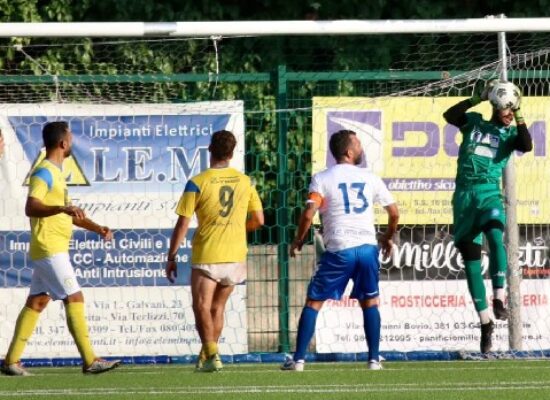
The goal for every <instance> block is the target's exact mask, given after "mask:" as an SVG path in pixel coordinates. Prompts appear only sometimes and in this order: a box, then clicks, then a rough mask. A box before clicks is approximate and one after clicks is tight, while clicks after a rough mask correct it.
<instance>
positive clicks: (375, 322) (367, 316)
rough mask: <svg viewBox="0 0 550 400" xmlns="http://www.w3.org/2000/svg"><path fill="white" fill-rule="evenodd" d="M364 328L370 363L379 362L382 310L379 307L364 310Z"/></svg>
mask: <svg viewBox="0 0 550 400" xmlns="http://www.w3.org/2000/svg"><path fill="white" fill-rule="evenodd" d="M363 326H364V329H365V337H366V338H367V346H368V347H369V361H370V360H374V361H378V360H379V349H380V310H378V307H377V306H375V307H365V308H363Z"/></svg>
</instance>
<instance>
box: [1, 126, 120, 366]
mask: <svg viewBox="0 0 550 400" xmlns="http://www.w3.org/2000/svg"><path fill="white" fill-rule="evenodd" d="M42 138H43V140H44V146H45V148H46V158H45V159H44V160H43V161H42V162H40V163H39V164H38V165H37V166H36V168H34V170H33V171H32V173H31V178H30V184H29V195H28V197H27V203H26V205H25V214H26V215H27V216H28V217H30V222H31V243H30V250H29V256H30V265H31V267H32V269H33V271H32V278H31V287H30V291H29V296H28V297H27V301H26V303H25V306H24V307H23V309H22V310H21V312H20V314H19V317H18V318H17V322H16V325H15V332H14V334H13V338H12V341H11V344H10V347H9V349H8V353H7V355H6V358H5V359H4V362H3V364H2V367H1V368H0V371H1V372H2V373H4V374H6V375H15V376H25V375H30V374H29V372H28V371H27V370H26V369H24V368H23V367H22V365H21V361H20V360H21V355H22V354H23V351H24V349H25V345H26V343H27V340H28V339H29V337H30V336H31V334H32V332H33V331H34V328H35V326H36V323H37V322H38V317H39V316H40V313H41V312H42V311H43V310H44V309H45V308H46V306H47V305H48V303H49V301H50V300H51V299H53V300H63V302H64V303H65V313H66V317H67V326H68V328H69V331H70V333H71V335H72V337H73V339H74V341H75V343H76V346H77V348H78V351H79V353H80V355H81V357H82V360H83V367H82V371H83V372H84V373H100V372H105V371H109V370H111V369H113V368H115V367H117V366H118V365H119V364H120V361H118V360H117V361H106V360H103V359H100V358H97V357H96V355H95V353H94V351H93V349H92V345H91V343H90V338H89V336H88V326H87V323H86V317H85V315H84V296H83V294H82V291H81V289H80V286H79V284H78V282H77V280H76V276H75V273H74V270H73V267H72V265H71V261H70V258H69V241H70V238H71V235H72V225H73V224H74V225H77V226H79V227H82V228H84V229H87V230H90V231H93V232H96V233H98V234H99V235H101V236H102V237H103V238H105V239H108V240H110V239H111V238H112V232H111V230H110V229H109V228H107V227H105V226H100V225H97V224H96V223H94V222H92V221H91V220H89V219H88V218H86V215H85V214H84V211H83V210H82V209H80V208H78V207H75V206H73V205H71V202H70V198H69V196H68V193H67V184H66V178H67V175H66V173H65V172H64V171H63V160H64V159H65V158H67V157H68V156H69V155H70V154H71V145H72V132H71V131H70V130H69V126H68V125H67V123H66V122H62V121H58V122H50V123H47V124H46V125H45V126H44V128H43V130H42Z"/></svg>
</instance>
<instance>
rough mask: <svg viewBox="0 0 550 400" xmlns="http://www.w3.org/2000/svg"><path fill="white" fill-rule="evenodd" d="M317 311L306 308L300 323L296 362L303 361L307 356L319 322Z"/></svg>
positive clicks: (295, 354)
mask: <svg viewBox="0 0 550 400" xmlns="http://www.w3.org/2000/svg"><path fill="white" fill-rule="evenodd" d="M317 314H319V311H317V310H316V309H314V308H311V307H308V306H305V307H304V309H303V310H302V315H300V322H298V335H297V337H296V353H294V361H298V360H303V359H304V358H305V356H306V351H307V346H309V342H310V341H311V338H312V337H313V334H314V333H315V322H316V321H317Z"/></svg>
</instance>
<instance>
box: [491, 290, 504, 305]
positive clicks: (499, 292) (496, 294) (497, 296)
mask: <svg viewBox="0 0 550 400" xmlns="http://www.w3.org/2000/svg"><path fill="white" fill-rule="evenodd" d="M493 297H494V298H495V299H497V300H500V301H502V302H503V303H504V301H505V300H506V294H505V293H504V288H493Z"/></svg>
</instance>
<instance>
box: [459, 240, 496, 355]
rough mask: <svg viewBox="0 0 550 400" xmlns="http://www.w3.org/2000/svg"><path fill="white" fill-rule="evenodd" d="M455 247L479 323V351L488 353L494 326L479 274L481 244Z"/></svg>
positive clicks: (465, 244) (481, 276)
mask: <svg viewBox="0 0 550 400" xmlns="http://www.w3.org/2000/svg"><path fill="white" fill-rule="evenodd" d="M455 246H456V247H457V248H458V250H459V251H460V254H461V255H462V258H463V260H464V271H465V273H466V281H467V282H468V290H469V291H470V295H471V296H472V301H473V302H474V307H475V309H476V311H477V313H478V315H479V320H480V322H481V342H480V350H481V352H482V353H488V352H489V351H490V350H491V346H492V334H493V328H494V324H493V321H492V320H491V316H490V314H489V308H488V306H487V294H486V291H485V284H484V282H483V275H482V273H481V244H479V243H476V242H474V241H471V242H467V241H462V242H459V243H456V244H455Z"/></svg>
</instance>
